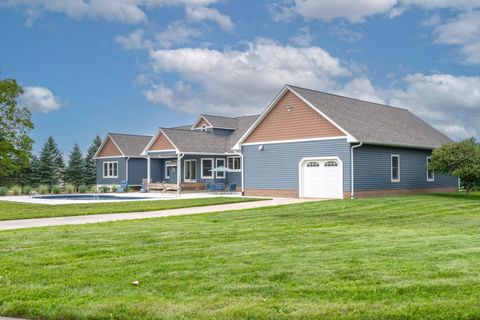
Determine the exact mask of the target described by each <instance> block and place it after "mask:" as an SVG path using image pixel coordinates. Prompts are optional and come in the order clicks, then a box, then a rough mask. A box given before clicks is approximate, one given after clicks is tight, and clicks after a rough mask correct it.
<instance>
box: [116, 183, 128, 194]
mask: <svg viewBox="0 0 480 320" xmlns="http://www.w3.org/2000/svg"><path fill="white" fill-rule="evenodd" d="M127 188H128V181H126V180H123V181H121V182H120V187H119V188H118V189H117V192H126V191H127Z"/></svg>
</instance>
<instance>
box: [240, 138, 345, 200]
mask: <svg viewBox="0 0 480 320" xmlns="http://www.w3.org/2000/svg"><path fill="white" fill-rule="evenodd" d="M242 152H243V155H244V170H245V189H276V190H298V189H299V163H300V161H301V160H302V159H303V158H307V157H330V156H332V157H339V158H340V159H341V160H342V162H343V177H344V179H343V191H344V192H346V191H350V144H349V143H348V142H347V140H346V139H334V140H322V141H304V142H291V143H277V144H265V145H264V150H263V151H260V150H258V145H247V146H243V148H242Z"/></svg>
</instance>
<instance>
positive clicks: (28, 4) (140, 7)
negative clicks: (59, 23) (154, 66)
mask: <svg viewBox="0 0 480 320" xmlns="http://www.w3.org/2000/svg"><path fill="white" fill-rule="evenodd" d="M215 2H217V0H0V7H1V6H4V7H20V8H24V9H25V12H26V15H27V24H29V23H30V24H31V23H32V22H33V20H35V19H36V18H37V17H38V16H39V15H40V14H41V13H42V12H45V11H48V12H57V13H63V14H65V15H67V16H68V17H71V18H77V19H78V18H83V17H90V18H101V19H105V20H107V21H117V22H122V23H129V24H135V23H140V22H145V21H147V15H146V13H145V9H148V8H154V7H165V6H194V7H197V8H203V9H206V11H208V10H213V11H216V10H215V9H210V8H206V7H205V6H207V5H210V4H212V3H215ZM216 13H217V15H216V17H215V18H217V19H223V20H227V18H228V17H227V16H225V15H223V14H221V13H219V12H218V11H216ZM228 19H229V18H228Z"/></svg>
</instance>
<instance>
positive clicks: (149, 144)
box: [141, 128, 180, 156]
mask: <svg viewBox="0 0 480 320" xmlns="http://www.w3.org/2000/svg"><path fill="white" fill-rule="evenodd" d="M162 133H163V135H164V136H165V138H167V140H168V141H169V142H170V143H171V144H172V146H173V147H174V148H175V151H176V152H177V153H180V150H178V148H177V146H176V145H175V144H174V143H173V142H172V140H170V138H169V137H168V136H167V135H166V134H165V132H163V130H162V129H161V128H159V129H157V132H155V134H154V135H153V137H152V139H151V140H150V142H148V144H147V146H146V147H145V149H143V151H142V153H141V155H142V156H146V155H147V154H148V151H149V150H148V149H150V147H151V146H152V144H153V143H154V142H155V140H157V138H158V136H159V135H160V134H162ZM159 151H170V150H159ZM157 152H158V151H157Z"/></svg>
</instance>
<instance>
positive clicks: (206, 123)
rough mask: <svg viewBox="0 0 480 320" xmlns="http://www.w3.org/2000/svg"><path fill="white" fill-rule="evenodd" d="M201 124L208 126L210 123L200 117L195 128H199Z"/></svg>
mask: <svg viewBox="0 0 480 320" xmlns="http://www.w3.org/2000/svg"><path fill="white" fill-rule="evenodd" d="M203 125H206V126H207V127H210V125H209V124H208V122H207V121H205V119H203V118H202V120H200V122H199V123H198V124H197V126H196V127H195V129H200V128H201V127H202V126H203Z"/></svg>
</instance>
